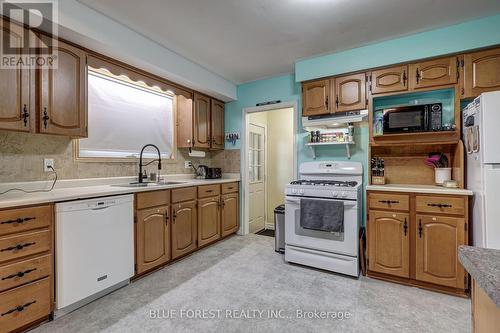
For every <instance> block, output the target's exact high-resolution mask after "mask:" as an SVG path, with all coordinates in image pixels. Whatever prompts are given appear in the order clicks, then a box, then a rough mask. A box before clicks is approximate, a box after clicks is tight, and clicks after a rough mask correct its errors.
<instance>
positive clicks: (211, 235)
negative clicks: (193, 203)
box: [198, 196, 220, 246]
mask: <svg viewBox="0 0 500 333" xmlns="http://www.w3.org/2000/svg"><path fill="white" fill-rule="evenodd" d="M219 221H220V197H219V196H217V197H212V198H208V199H201V200H198V245H199V246H203V245H205V244H209V243H212V242H214V241H216V240H217V239H219V238H220V222H219Z"/></svg>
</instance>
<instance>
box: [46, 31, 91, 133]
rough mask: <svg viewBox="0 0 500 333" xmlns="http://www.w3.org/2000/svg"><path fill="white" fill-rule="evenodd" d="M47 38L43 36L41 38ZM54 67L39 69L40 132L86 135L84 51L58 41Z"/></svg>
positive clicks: (85, 70) (85, 67)
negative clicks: (56, 59)
mask: <svg viewBox="0 0 500 333" xmlns="http://www.w3.org/2000/svg"><path fill="white" fill-rule="evenodd" d="M44 38H45V39H46V37H44ZM56 49H57V56H58V64H57V68H56V69H51V70H49V69H42V70H41V71H40V73H41V76H40V87H39V89H40V97H41V98H40V114H39V123H40V126H39V130H40V132H41V133H48V134H60V135H69V136H79V137H85V136H87V65H86V54H85V52H84V51H82V50H80V49H77V48H75V47H73V46H70V45H68V44H65V43H63V42H61V41H59V42H58V46H57V48H56Z"/></svg>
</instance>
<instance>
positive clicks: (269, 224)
mask: <svg viewBox="0 0 500 333" xmlns="http://www.w3.org/2000/svg"><path fill="white" fill-rule="evenodd" d="M266 229H268V230H274V223H272V224H271V223H266Z"/></svg>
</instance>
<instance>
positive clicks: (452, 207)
mask: <svg viewBox="0 0 500 333" xmlns="http://www.w3.org/2000/svg"><path fill="white" fill-rule="evenodd" d="M466 203H467V200H466V198H464V197H439V196H423V195H417V197H416V210H417V212H422V213H441V214H454V215H464V214H465V206H466Z"/></svg>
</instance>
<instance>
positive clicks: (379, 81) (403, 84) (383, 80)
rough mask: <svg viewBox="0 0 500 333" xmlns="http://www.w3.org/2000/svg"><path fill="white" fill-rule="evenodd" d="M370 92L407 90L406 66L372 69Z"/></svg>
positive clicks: (380, 92)
mask: <svg viewBox="0 0 500 333" xmlns="http://www.w3.org/2000/svg"><path fill="white" fill-rule="evenodd" d="M371 89H372V94H374V95H375V94H382V93H390V92H396V91H405V90H408V66H397V67H391V68H384V69H379V70H376V71H373V72H372V74H371Z"/></svg>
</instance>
